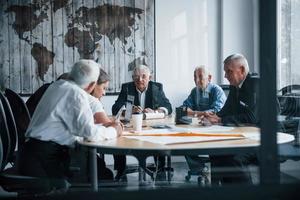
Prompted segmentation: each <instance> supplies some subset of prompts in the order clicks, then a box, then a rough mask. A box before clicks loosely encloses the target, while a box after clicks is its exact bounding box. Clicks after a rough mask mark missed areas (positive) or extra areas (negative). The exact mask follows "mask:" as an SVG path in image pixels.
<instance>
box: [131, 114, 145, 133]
mask: <svg viewBox="0 0 300 200" xmlns="http://www.w3.org/2000/svg"><path fill="white" fill-rule="evenodd" d="M142 125H143V114H142V113H138V114H132V126H133V130H134V131H141V130H142Z"/></svg>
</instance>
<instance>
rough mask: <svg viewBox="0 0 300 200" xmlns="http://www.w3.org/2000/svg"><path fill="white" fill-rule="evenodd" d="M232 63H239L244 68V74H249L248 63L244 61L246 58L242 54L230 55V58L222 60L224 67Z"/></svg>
mask: <svg viewBox="0 0 300 200" xmlns="http://www.w3.org/2000/svg"><path fill="white" fill-rule="evenodd" d="M232 61H236V62H239V63H240V64H241V65H242V66H244V68H245V73H246V74H248V72H249V65H248V61H247V59H246V57H245V56H244V55H242V54H239V53H236V54H232V55H230V56H228V57H227V58H226V59H225V60H224V62H223V63H224V65H228V64H230V63H231V62H232Z"/></svg>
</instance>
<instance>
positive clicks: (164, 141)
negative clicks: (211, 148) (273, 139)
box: [124, 136, 244, 145]
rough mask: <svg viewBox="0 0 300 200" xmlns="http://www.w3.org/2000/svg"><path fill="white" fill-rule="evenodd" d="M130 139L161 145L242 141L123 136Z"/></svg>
mask: <svg viewBox="0 0 300 200" xmlns="http://www.w3.org/2000/svg"><path fill="white" fill-rule="evenodd" d="M124 137H127V138H130V139H136V140H140V141H144V142H151V143H156V144H162V145H170V144H182V143H193V142H208V141H220V140H234V139H244V137H175V136H160V137H156V136H146V137H145V136H124Z"/></svg>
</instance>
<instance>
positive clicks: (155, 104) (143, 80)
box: [112, 65, 172, 179]
mask: <svg viewBox="0 0 300 200" xmlns="http://www.w3.org/2000/svg"><path fill="white" fill-rule="evenodd" d="M132 79H133V81H132V82H128V83H124V84H122V89H121V92H120V94H119V96H118V99H117V100H116V102H115V104H114V105H113V106H112V113H113V115H116V114H117V112H118V111H119V109H120V108H121V107H122V106H123V105H125V104H126V102H127V100H128V97H129V96H131V97H133V98H134V101H133V110H132V112H144V113H153V112H161V113H165V116H167V115H170V114H171V113H172V106H171V103H170V102H169V99H168V98H167V97H166V95H165V93H164V91H163V86H162V84H161V83H157V82H153V81H151V80H150V79H151V73H150V69H149V68H148V67H147V66H145V65H139V66H136V67H135V68H134V70H133V73H132ZM157 163H158V168H159V169H160V170H162V169H163V167H164V166H165V158H164V157H159V158H158V162H157ZM125 166H126V157H125V156H115V169H116V170H117V171H118V173H117V176H116V179H119V178H120V177H121V176H122V175H123V172H124V170H125Z"/></svg>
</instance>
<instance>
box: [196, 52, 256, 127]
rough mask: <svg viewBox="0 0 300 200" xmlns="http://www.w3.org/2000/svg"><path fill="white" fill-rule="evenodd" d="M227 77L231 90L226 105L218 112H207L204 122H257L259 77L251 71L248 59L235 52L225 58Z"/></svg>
mask: <svg viewBox="0 0 300 200" xmlns="http://www.w3.org/2000/svg"><path fill="white" fill-rule="evenodd" d="M224 71H225V78H226V79H227V80H228V81H229V84H230V91H229V94H228V98H227V100H226V102H225V105H224V107H223V108H222V109H221V110H220V112H218V113H206V114H205V115H203V116H202V118H203V117H204V118H203V120H202V121H203V122H205V123H212V124H218V123H222V124H224V125H227V124H233V125H239V124H241V123H245V124H256V123H257V122H258V119H257V105H256V100H257V99H256V98H257V94H258V77H257V76H255V75H252V74H250V73H249V66H248V62H247V59H246V58H245V57H244V56H243V55H241V54H233V55H230V56H228V57H227V58H226V59H225V60H224Z"/></svg>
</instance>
